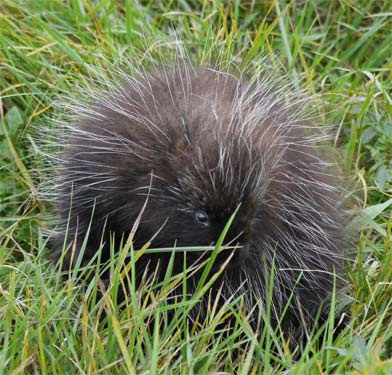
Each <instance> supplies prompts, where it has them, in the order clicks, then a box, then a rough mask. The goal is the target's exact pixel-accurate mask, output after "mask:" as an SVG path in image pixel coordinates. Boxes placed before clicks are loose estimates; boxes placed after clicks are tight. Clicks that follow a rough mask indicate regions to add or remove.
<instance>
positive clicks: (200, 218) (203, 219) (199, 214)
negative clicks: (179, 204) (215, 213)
mask: <svg viewBox="0 0 392 375" xmlns="http://www.w3.org/2000/svg"><path fill="white" fill-rule="evenodd" d="M195 220H196V221H197V222H198V223H200V224H203V225H205V226H208V224H209V220H208V215H207V214H206V213H205V212H204V211H201V210H199V211H196V212H195Z"/></svg>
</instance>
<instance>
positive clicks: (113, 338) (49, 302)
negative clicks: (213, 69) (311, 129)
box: [0, 0, 392, 375]
mask: <svg viewBox="0 0 392 375" xmlns="http://www.w3.org/2000/svg"><path fill="white" fill-rule="evenodd" d="M0 5H1V7H0V9H1V11H0V98H1V103H0V108H1V113H0V117H1V118H0V121H1V126H0V189H1V190H0V374H10V375H11V374H12V375H16V374H126V373H129V374H180V373H181V374H182V373H186V374H208V373H209V374H213V373H221V374H223V373H228V374H271V373H284V374H316V373H320V374H390V373H392V323H391V322H392V306H391V304H392V302H391V301H392V299H391V296H392V249H391V239H392V236H391V233H392V172H391V171H392V98H391V92H392V49H391V47H390V46H391V45H392V33H391V29H392V6H391V2H390V1H389V0H385V1H381V0H377V1H375V0H366V1H365V0H360V1H351V0H346V1H327V0H304V1H301V2H296V1H279V2H276V1H271V2H259V1H253V2H252V1H249V2H241V1H238V0H237V1H207V0H199V1H196V0H181V1H177V2H175V1H163V2H160V1H151V0H150V1H143V2H139V1H134V0H126V1H125V2H115V1H114V0H101V1H94V2H92V1H88V0H83V1H78V0H69V1H57V0H34V1H22V0H1V3H0ZM173 28H177V30H179V32H180V34H181V36H182V38H184V39H185V40H187V41H189V42H190V43H191V44H192V45H194V46H195V47H194V50H193V53H194V55H195V58H196V59H198V60H199V61H208V59H209V58H210V57H211V55H214V54H216V53H217V54H220V55H223V57H224V56H227V57H228V58H232V57H233V56H236V59H237V60H238V61H239V63H240V64H243V63H244V64H246V63H251V62H252V61H256V60H255V59H256V58H257V56H258V55H259V54H260V53H263V54H266V55H268V56H269V57H270V59H271V60H272V61H273V63H274V64H277V65H283V66H284V67H285V68H286V70H287V72H288V75H289V76H291V77H293V78H295V77H297V76H301V77H303V80H302V81H301V82H303V84H304V85H305V86H306V88H307V89H308V90H309V91H310V92H314V93H319V94H321V103H320V107H321V118H322V119H323V122H324V123H327V124H330V125H332V126H333V129H334V134H335V145H336V148H337V149H338V150H340V151H341V153H342V155H343V156H344V162H345V164H344V166H345V169H346V171H347V173H348V174H349V175H351V176H353V178H354V180H355V186H356V189H355V191H353V196H354V197H356V201H357V202H358V203H357V204H358V206H359V207H360V208H361V213H360V215H359V216H358V218H357V219H356V221H355V225H356V227H357V228H358V229H360V235H359V238H358V244H357V247H356V248H355V249H354V253H355V257H354V260H353V262H352V263H351V265H350V272H349V279H350V282H349V287H348V288H347V290H345V291H344V294H343V295H340V294H338V295H337V296H336V301H335V300H334V303H333V304H332V308H331V309H332V313H331V314H330V318H331V319H330V322H329V323H328V324H327V326H326V327H325V329H324V330H322V331H321V332H319V334H320V335H321V342H320V344H319V345H318V344H317V343H316V341H320V340H316V336H315V337H314V339H313V340H310V342H309V344H308V345H307V347H306V348H305V350H304V352H303V353H302V354H301V355H300V356H295V355H294V354H293V353H292V352H291V350H290V348H289V347H288V346H287V345H285V342H284V341H282V340H280V338H279V335H278V334H277V333H276V332H273V330H272V328H271V327H268V325H266V327H265V329H264V332H263V335H262V337H261V339H260V340H261V342H260V343H259V342H256V341H255V340H254V338H253V337H252V335H251V333H250V331H249V327H247V326H246V323H245V320H244V319H243V317H242V316H237V319H236V322H237V323H236V327H235V329H234V331H233V333H232V334H229V335H227V334H226V335H225V334H224V333H222V332H220V328H219V321H220V319H222V317H223V316H225V315H226V314H234V315H235V314H238V311H236V309H235V308H234V307H233V305H230V304H228V306H225V308H224V309H223V310H219V309H216V310H214V309H213V306H212V307H211V316H210V317H209V319H208V321H207V322H205V323H204V324H203V325H202V326H200V327H196V328H197V329H196V328H195V327H192V326H190V325H189V324H188V323H187V319H186V315H187V312H188V311H190V309H191V308H192V306H194V304H195V303H196V302H197V296H195V297H194V298H193V299H189V298H188V299H184V300H182V301H177V302H175V303H174V302H170V301H167V300H165V296H167V295H168V293H169V291H170V289H171V288H173V285H176V284H177V283H180V282H183V281H184V280H186V279H185V277H183V276H182V275H178V276H171V275H168V277H167V278H166V280H165V283H164V285H163V286H162V287H161V288H160V289H159V290H158V289H154V288H153V287H152V286H151V285H150V286H148V285H146V286H145V288H144V289H142V290H140V291H138V293H136V292H135V293H131V296H130V297H129V299H127V300H126V302H125V304H126V308H125V309H123V310H121V311H119V309H117V308H116V307H117V306H116V302H115V301H116V299H115V298H114V297H115V295H116V290H117V289H118V288H121V285H122V283H130V285H131V286H132V280H128V279H127V278H128V275H127V274H124V273H122V272H121V270H119V269H118V267H116V264H118V262H117V263H116V259H113V260H112V262H111V267H112V271H111V272H112V281H113V282H112V284H111V285H112V286H111V288H110V289H109V290H107V291H106V292H105V293H104V298H103V299H101V300H98V299H97V292H98V291H99V288H100V286H99V284H98V282H97V279H98V274H97V272H98V271H97V270H92V271H91V270H90V271H88V270H86V271H85V272H90V283H88V284H87V287H86V288H85V289H83V290H82V289H81V288H80V285H79V284H78V283H77V278H78V277H82V276H80V275H79V274H71V275H69V276H68V277H66V278H65V279H64V278H62V277H60V275H59V272H58V271H57V270H56V269H55V268H54V267H53V266H52V265H51V264H50V262H49V261H48V260H47V246H46V242H45V237H44V235H43V233H42V227H43V226H44V225H45V215H46V213H47V211H48V209H49V208H48V207H47V206H46V205H45V203H44V202H42V201H41V200H40V199H39V196H38V195H37V187H38V183H39V181H40V180H41V179H42V172H41V171H40V170H39V168H37V163H36V160H35V156H34V150H35V147H36V144H35V143H34V140H33V138H32V136H31V134H32V128H33V127H34V126H38V127H39V126H41V124H43V123H44V122H46V121H48V118H51V116H55V109H54V108H53V105H52V103H53V100H55V99H56V98H58V97H59V96H60V95H68V94H69V93H76V92H78V90H79V92H80V90H81V87H83V84H84V82H85V81H86V80H87V79H89V76H90V74H91V72H90V70H89V69H90V68H89V67H91V66H99V67H102V68H104V69H107V71H108V74H110V69H111V66H116V64H117V63H118V62H119V61H124V59H125V60H126V59H127V58H128V56H129V58H131V57H132V56H133V54H134V52H135V50H138V51H139V52H143V51H146V50H147V49H148V48H149V47H150V46H152V45H153V44H155V45H158V44H159V42H160V41H163V40H167V39H170V38H173V37H174V36H175V35H174V34H175V33H174V32H173ZM146 35H147V36H148V37H147V41H146ZM142 63H143V61H142ZM48 136H49V135H48ZM130 246H131V243H127V244H125V245H124V247H123V251H122V252H120V254H119V255H118V256H120V257H125V255H126V254H127V250H129V248H130ZM124 254H125V255H124ZM134 258H135V257H134V256H132V257H131V259H128V258H127V259H128V260H127V262H129V267H130V268H132V264H133V262H134V261H135V259H134ZM121 259H122V260H123V261H125V258H121ZM130 275H132V273H131V274H130ZM133 285H134V284H133ZM184 285H186V282H184ZM203 292H205V291H203ZM169 310H170V311H171V313H173V314H174V316H175V318H176V319H171V320H170V319H168V311H169ZM341 311H346V313H347V314H348V316H349V323H348V325H347V327H346V328H345V329H344V330H343V331H342V332H341V334H340V335H339V336H338V337H333V335H332V327H333V317H334V315H335V314H334V313H335V312H341ZM336 317H337V318H338V317H339V314H336ZM147 322H150V324H149V325H148V326H149V327H150V328H147V324H146V323H147ZM157 322H160V324H157ZM241 340H245V341H247V342H248V344H249V346H248V349H247V350H245V351H244V350H242V349H241V348H243V346H241V345H240V344H241ZM236 347H238V353H237V354H238V355H237V357H236V358H235V357H234V355H233V353H234V352H235V348H236Z"/></svg>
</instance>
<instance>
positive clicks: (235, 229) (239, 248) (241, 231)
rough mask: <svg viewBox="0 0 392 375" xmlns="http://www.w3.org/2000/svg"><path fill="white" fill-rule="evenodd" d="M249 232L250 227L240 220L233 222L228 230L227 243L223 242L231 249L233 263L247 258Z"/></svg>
mask: <svg viewBox="0 0 392 375" xmlns="http://www.w3.org/2000/svg"><path fill="white" fill-rule="evenodd" d="M249 232H250V226H249V225H248V223H247V221H246V220H241V219H237V220H235V221H234V222H233V224H232V227H231V228H230V230H229V233H228V236H227V241H225V242H226V243H227V245H228V246H230V247H233V249H232V251H234V253H233V258H232V261H234V262H235V263H236V262H238V261H241V260H243V259H245V258H246V257H247V254H248V244H247V242H248V238H249Z"/></svg>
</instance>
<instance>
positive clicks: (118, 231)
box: [54, 64, 343, 330]
mask: <svg viewBox="0 0 392 375" xmlns="http://www.w3.org/2000/svg"><path fill="white" fill-rule="evenodd" d="M285 90H287V87H280V88H279V87H277V84H276V81H274V79H268V78H265V79H261V80H255V79H253V80H252V79H251V80H250V81H249V82H247V81H245V80H242V79H241V78H237V77H235V76H233V75H231V74H230V73H227V72H222V71H217V70H213V69H209V68H194V67H192V66H190V65H186V64H184V65H181V66H180V65H177V66H175V67H174V68H172V69H169V68H161V69H157V70H154V71H152V72H151V73H149V74H145V75H144V76H143V77H139V78H138V79H134V78H131V77H126V78H125V81H124V82H123V83H122V84H121V85H120V86H118V87H115V88H113V89H112V90H110V91H107V92H102V95H100V96H99V97H96V98H95V99H94V100H92V102H91V103H89V104H84V105H81V106H79V107H78V108H77V109H76V110H75V116H76V122H75V123H74V124H72V125H71V126H70V127H69V130H68V135H67V137H66V142H65V143H66V147H65V148H64V151H63V153H62V155H61V159H62V161H61V163H60V166H59V167H60V172H59V175H58V178H57V184H56V194H57V196H58V199H57V209H58V213H59V216H60V225H59V230H58V233H59V235H58V236H57V237H56V239H55V241H54V249H55V251H54V254H55V257H59V256H60V253H61V250H62V248H63V243H64V239H65V240H66V241H67V242H69V241H72V240H75V241H76V251H78V249H80V247H81V245H82V242H83V240H84V237H85V234H86V232H87V228H88V226H89V225H90V223H91V229H90V232H89V237H88V241H87V248H86V253H85V254H84V259H85V261H87V260H89V259H90V258H91V257H92V256H93V255H94V254H95V252H96V250H97V249H98V247H99V244H100V243H101V242H102V241H103V243H104V244H105V245H104V249H103V259H105V258H108V256H109V243H110V234H111V233H115V238H116V240H117V241H118V242H119V241H120V238H121V237H122V236H123V235H124V234H127V233H128V232H129V231H130V229H131V228H132V226H133V224H134V222H135V220H136V218H137V216H138V215H139V213H140V211H141V209H142V207H143V205H144V203H145V202H146V199H147V196H148V202H147V205H146V208H145V210H144V212H143V216H142V221H141V223H140V225H139V228H138V232H137V236H136V239H135V247H138V246H142V245H143V244H144V243H146V242H147V241H149V240H150V239H151V238H153V237H154V236H155V235H156V233H158V232H159V233H158V234H157V235H156V236H155V237H154V241H153V247H171V246H173V244H174V243H175V242H176V244H177V246H192V245H193V246H196V245H209V244H211V243H213V242H215V241H216V240H217V238H218V237H219V235H220V233H221V231H222V229H223V228H224V226H225V224H226V222H227V221H228V219H229V218H230V216H231V215H232V213H233V212H234V211H235V209H236V208H237V207H238V206H239V205H240V208H239V210H238V212H237V215H236V218H235V221H234V222H233V224H232V226H231V228H230V232H229V233H228V236H227V240H228V241H230V240H233V241H235V242H236V243H239V245H240V246H241V248H239V249H238V250H236V252H235V254H234V257H233V259H232V260H231V262H230V264H229V266H228V267H227V269H226V270H225V271H224V273H223V275H222V278H221V280H223V281H224V283H225V290H226V294H227V296H229V295H231V294H233V293H234V292H236V291H237V292H238V289H239V291H241V292H245V294H246V296H247V297H246V300H247V303H248V304H249V306H250V307H251V306H252V305H253V304H255V303H256V301H257V300H260V301H261V302H263V301H264V299H265V280H266V278H267V279H268V277H266V266H267V269H271V268H272V267H273V268H274V293H273V302H274V305H275V308H276V312H277V314H278V315H279V312H281V311H283V309H284V307H285V305H286V303H287V301H288V299H289V297H290V295H291V294H292V293H293V296H294V298H293V302H292V307H291V308H290V309H289V311H288V313H287V316H288V321H289V322H290V324H288V325H287V327H289V328H287V329H288V330H292V329H294V328H293V327H294V326H296V325H298V322H299V316H302V319H305V321H307V322H309V323H310V324H311V322H313V319H314V317H315V315H316V311H317V309H318V308H319V306H320V304H321V302H322V301H323V300H324V299H325V298H327V297H328V295H329V294H330V292H331V289H332V285H333V280H334V277H333V272H334V270H335V269H337V268H339V267H340V259H341V256H342V232H343V223H342V216H343V215H342V209H341V208H340V198H341V197H340V189H339V178H338V177H337V176H336V172H335V170H334V168H333V163H332V162H331V161H330V160H329V159H330V158H329V156H328V155H327V154H326V152H325V150H324V146H325V143H324V139H323V136H322V135H321V133H320V132H319V131H318V130H317V124H312V123H311V120H306V121H305V120H303V113H306V111H303V107H305V106H306V103H305V101H304V99H303V98H302V97H300V96H298V97H296V96H295V95H288V93H287V91H285ZM66 228H68V229H67V233H68V234H67V238H64V233H65V232H66ZM118 242H117V243H118ZM225 254H226V255H225ZM76 255H77V254H76ZM76 255H75V254H72V252H71V251H69V252H68V253H67V254H66V256H65V263H64V264H65V265H66V266H67V267H69V266H71V265H72V263H73V261H72V259H73V258H74V257H75V256H76ZM168 256H169V254H168V255H167V256H165V255H152V254H151V255H145V256H144V261H141V262H140V267H141V268H142V267H143V266H146V265H147V264H149V266H150V267H151V268H153V266H154V265H156V264H157V262H158V260H159V262H160V264H161V267H162V268H163V269H164V267H165V262H166V261H167V260H168V258H167V257H168ZM225 256H227V253H223V255H220V257H225ZM189 258H190V259H192V257H189ZM221 260H224V259H223V258H222V259H221ZM218 263H219V259H218ZM272 264H274V266H272ZM175 270H177V271H181V270H182V258H181V256H178V257H177V263H176V267H175Z"/></svg>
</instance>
